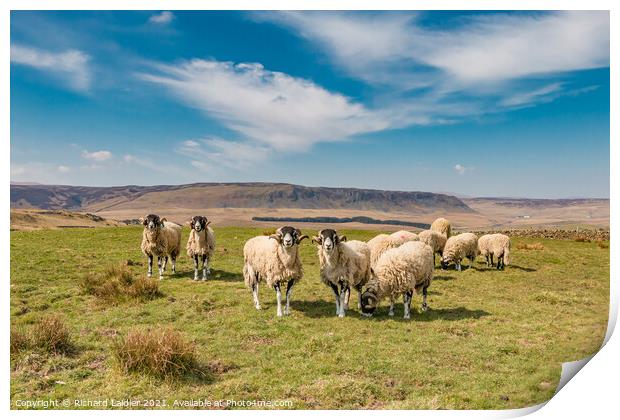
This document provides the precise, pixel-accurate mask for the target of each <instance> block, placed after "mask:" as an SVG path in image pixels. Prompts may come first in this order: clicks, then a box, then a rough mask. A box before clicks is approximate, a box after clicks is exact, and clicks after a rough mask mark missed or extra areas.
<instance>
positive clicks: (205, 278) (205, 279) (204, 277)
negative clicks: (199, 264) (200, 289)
mask: <svg viewBox="0 0 620 420" xmlns="http://www.w3.org/2000/svg"><path fill="white" fill-rule="evenodd" d="M196 280H198V279H196ZM202 281H207V276H202Z"/></svg>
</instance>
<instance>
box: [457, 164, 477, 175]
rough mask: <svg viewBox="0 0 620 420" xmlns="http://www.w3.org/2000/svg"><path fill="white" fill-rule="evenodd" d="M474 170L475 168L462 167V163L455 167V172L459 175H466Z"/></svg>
mask: <svg viewBox="0 0 620 420" xmlns="http://www.w3.org/2000/svg"><path fill="white" fill-rule="evenodd" d="M473 170H474V167H473V166H464V165H461V164H460V163H457V164H456V165H454V171H455V172H456V173H457V174H459V175H465V173H466V172H470V171H473Z"/></svg>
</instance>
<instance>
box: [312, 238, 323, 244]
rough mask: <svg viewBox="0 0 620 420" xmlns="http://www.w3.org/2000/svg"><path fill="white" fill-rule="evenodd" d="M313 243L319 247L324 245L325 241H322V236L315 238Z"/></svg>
mask: <svg viewBox="0 0 620 420" xmlns="http://www.w3.org/2000/svg"><path fill="white" fill-rule="evenodd" d="M312 243H313V244H317V245H321V244H322V243H323V241H322V240H321V237H320V236H313V237H312Z"/></svg>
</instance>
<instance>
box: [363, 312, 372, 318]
mask: <svg viewBox="0 0 620 420" xmlns="http://www.w3.org/2000/svg"><path fill="white" fill-rule="evenodd" d="M362 316H365V317H366V318H370V317H371V316H372V314H365V313H364V312H362Z"/></svg>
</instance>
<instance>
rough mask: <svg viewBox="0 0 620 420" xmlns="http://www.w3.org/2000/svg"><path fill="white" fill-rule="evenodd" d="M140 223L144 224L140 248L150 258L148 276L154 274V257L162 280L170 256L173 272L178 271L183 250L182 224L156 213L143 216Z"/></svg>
mask: <svg viewBox="0 0 620 420" xmlns="http://www.w3.org/2000/svg"><path fill="white" fill-rule="evenodd" d="M140 223H142V224H143V225H144V230H143V231H142V244H141V246H140V248H141V249H142V253H143V254H144V255H146V256H147V257H148V259H149V267H148V272H147V276H148V277H151V276H152V275H153V257H157V268H158V270H159V279H160V280H161V279H163V278H164V271H166V265H167V264H168V257H170V259H171V260H172V273H173V274H174V273H176V261H177V257H178V256H179V253H180V252H181V226H179V225H177V224H176V223H172V222H168V221H167V220H166V218H165V217H163V218H160V217H159V216H158V215H156V214H149V215H147V216H145V217H141V218H140Z"/></svg>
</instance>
